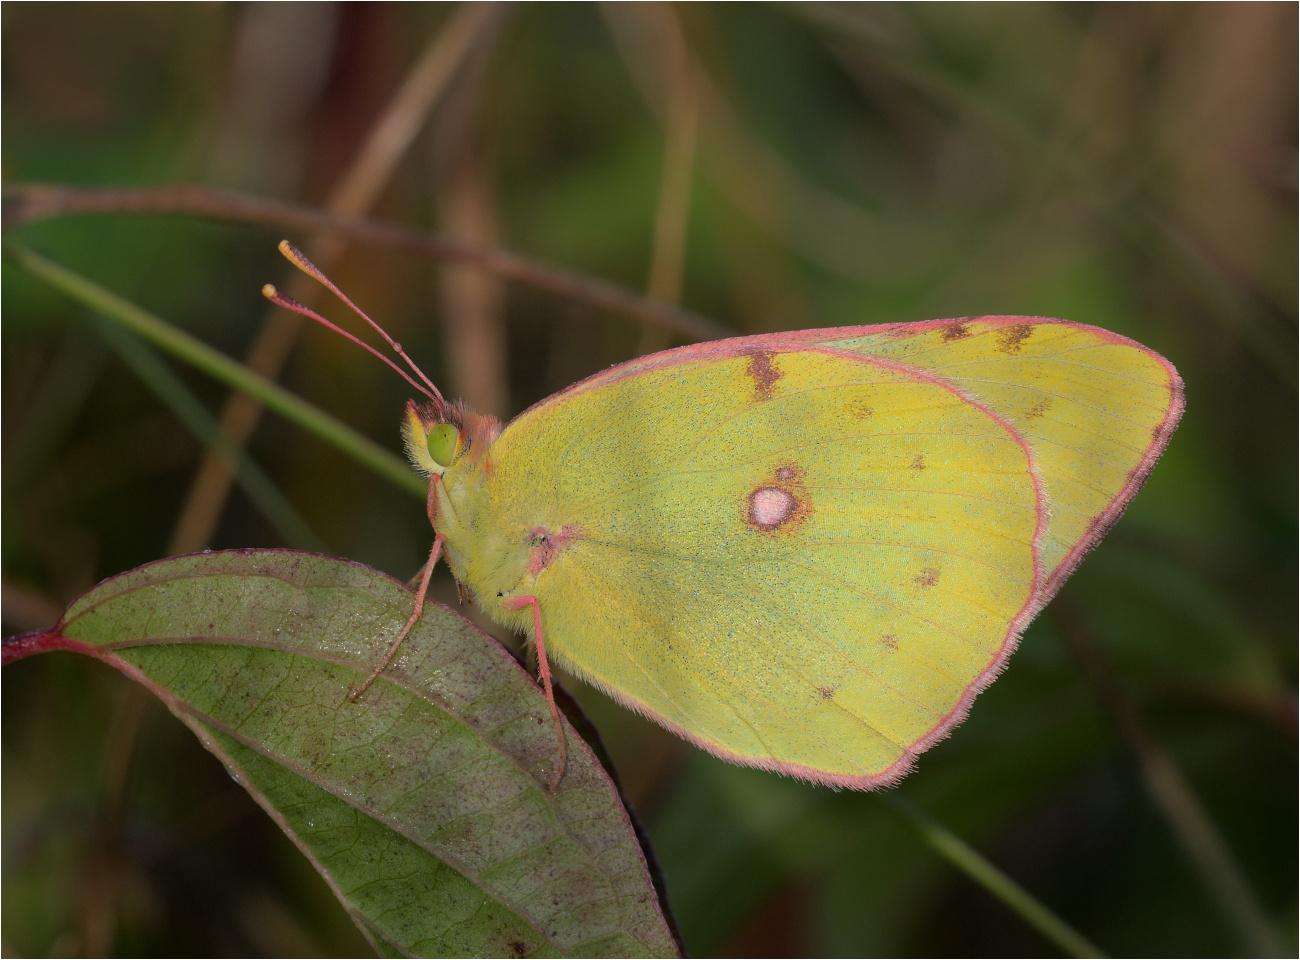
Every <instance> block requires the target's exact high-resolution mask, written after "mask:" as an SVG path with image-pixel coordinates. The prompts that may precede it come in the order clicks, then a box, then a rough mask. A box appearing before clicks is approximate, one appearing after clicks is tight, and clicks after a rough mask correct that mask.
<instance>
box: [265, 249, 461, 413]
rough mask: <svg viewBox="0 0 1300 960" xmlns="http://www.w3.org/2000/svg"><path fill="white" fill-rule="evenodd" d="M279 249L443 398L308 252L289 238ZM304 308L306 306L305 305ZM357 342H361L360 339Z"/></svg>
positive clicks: (430, 389) (291, 308)
mask: <svg viewBox="0 0 1300 960" xmlns="http://www.w3.org/2000/svg"><path fill="white" fill-rule="evenodd" d="M279 249H280V252H281V253H282V254H284V258H285V259H286V260H288V261H289V262H290V263H292V264H293V265H294V266H295V267H297V268H298V269H299V270H301V271H302V272H303V273H305V274H307V276H309V277H311V278H312V279H313V280H315V281H316V282H317V283H319V284H320V285H321V286H323V287H325V289H327V290H329V292H330V293H332V294H334V296H336V297H338V298H339V299H340V300H342V301H343V302H344V303H346V304H347V305H348V306H349V307H351V308H352V310H353V312H354V313H356V315H357V316H359V317H360V318H361V319H362V320H364V321H366V323H368V324H370V326H371V327H372V328H373V329H374V330H376V331H377V332H378V333H379V335H380V336H381V337H383V338H384V339H385V340H386V341H387V342H388V345H389V346H390V347H392V349H393V352H394V353H395V354H397V355H398V356H399V357H401V358H402V359H403V360H404V361H406V365H407V366H408V367H410V368H411V369H412V370H413V371H415V375H416V376H417V377H419V378H420V379H421V380H422V381H424V384H425V386H426V387H428V390H424V389H423V388H421V390H422V392H423V393H425V394H429V393H430V392H432V395H433V397H434V398H435V399H437V400H439V401H441V400H442V393H441V392H440V391H439V390H438V388H437V387H435V386H434V385H433V381H432V380H430V379H429V378H428V377H426V376H425V375H424V371H423V370H421V369H420V368H419V367H417V366H416V365H415V361H414V360H412V359H411V358H410V357H408V356H407V355H406V351H405V350H403V349H402V345H401V344H400V343H398V342H397V341H396V340H394V339H393V338H392V337H390V336H389V335H388V331H387V330H385V329H384V328H383V327H381V326H380V325H379V324H377V323H375V321H373V320H371V319H370V317H368V316H366V312H365V311H364V310H362V309H361V308H360V307H358V306H357V305H356V304H355V303H353V302H352V301H351V300H349V299H348V297H347V295H346V294H345V293H344V292H343V291H342V290H340V289H339V288H338V287H336V286H335V285H334V281H332V280H330V278H329V277H327V276H325V274H324V273H322V272H321V270H320V268H319V267H317V266H316V264H314V263H312V262H311V261H310V260H308V259H307V255H306V254H304V253H303V252H302V251H301V250H299V249H298V248H297V247H295V246H294V245H293V244H292V243H290V242H289V241H288V240H281V241H280V245H279ZM286 299H288V298H286ZM298 306H300V307H301V306H302V305H301V304H299V305H298ZM289 309H290V310H294V309H295V308H294V307H289ZM303 309H306V308H305V307H304V308H303ZM297 312H298V313H301V312H302V310H298V311H297ZM316 319H319V317H317V318H316ZM329 326H334V325H333V324H329ZM334 329H336V330H338V327H334ZM340 332H341V331H340ZM352 339H353V340H356V337H353V338H352ZM357 342H358V343H359V342H360V341H357ZM371 352H374V351H371ZM403 376H405V374H403ZM406 379H407V380H408V381H409V380H410V379H411V378H410V377H407V378H406Z"/></svg>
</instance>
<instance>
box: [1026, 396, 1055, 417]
mask: <svg viewBox="0 0 1300 960" xmlns="http://www.w3.org/2000/svg"><path fill="white" fill-rule="evenodd" d="M1051 408H1052V398H1051V397H1043V398H1042V399H1040V400H1039V401H1038V402H1037V403H1036V404H1034V405H1033V406H1032V407H1030V408H1029V409H1028V410H1026V411H1025V419H1026V420H1031V421H1032V420H1037V419H1038V418H1039V417H1041V416H1042V415H1043V414H1045V413H1046V412H1047V411H1048V410H1050V409H1051Z"/></svg>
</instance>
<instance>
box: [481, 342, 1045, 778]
mask: <svg viewBox="0 0 1300 960" xmlns="http://www.w3.org/2000/svg"><path fill="white" fill-rule="evenodd" d="M555 399H557V400H561V399H562V401H563V403H564V405H565V407H564V413H565V415H564V416H563V417H557V416H553V415H548V408H549V407H550V403H549V402H548V403H547V404H543V405H541V406H539V407H538V408H534V409H533V410H531V411H529V412H528V413H526V414H525V415H524V416H522V417H521V418H520V419H519V420H517V421H515V423H513V424H511V425H510V427H509V428H508V429H507V430H506V432H505V433H504V434H503V435H502V437H501V438H500V440H499V441H498V442H497V444H496V445H495V446H494V448H493V469H492V473H491V479H490V483H489V487H488V493H489V499H490V502H491V503H492V504H494V507H493V509H494V511H496V512H497V513H498V514H499V515H500V519H501V521H502V522H503V525H505V526H507V527H513V528H517V529H530V530H531V529H538V530H546V531H552V532H554V533H557V534H560V536H559V537H558V538H557V541H556V542H557V544H558V546H557V547H556V549H555V551H554V553H553V554H548V557H547V562H546V564H545V566H544V568H542V569H540V570H539V571H538V573H537V577H536V582H535V584H534V586H533V592H534V593H535V595H536V596H537V597H538V598H539V601H540V603H541V608H542V617H543V628H544V631H545V634H546V639H547V645H548V650H549V652H550V653H551V655H552V656H553V657H554V658H555V659H556V660H557V661H558V662H560V663H562V664H564V665H565V666H567V667H568V668H569V669H571V670H573V671H574V672H576V673H578V674H579V675H581V676H584V677H585V678H587V679H589V680H591V681H593V682H595V683H596V684H597V685H599V686H601V687H603V688H604V689H606V690H607V691H609V692H611V693H613V694H614V695H615V696H617V697H618V698H619V699H621V700H623V701H624V702H626V703H629V704H631V705H632V706H634V707H635V708H637V709H640V710H642V711H643V712H645V713H647V714H649V715H651V716H653V717H655V718H656V719H659V720H660V721H661V722H664V723H666V724H667V725H669V726H670V727H673V728H675V729H677V730H679V731H681V732H684V733H686V735H688V736H690V737H691V739H693V740H695V741H697V742H699V743H701V744H702V745H704V746H705V747H707V748H708V749H710V750H712V751H713V752H715V753H719V754H721V755H724V756H728V757H730V758H732V759H736V760H740V761H741V762H745V763H750V764H754V765H759V766H764V767H769V768H773V769H781V770H787V771H790V772H795V773H799V774H800V775H803V776H808V777H810V778H812V779H817V780H823V781H826V782H832V783H843V784H846V785H855V786H863V785H869V784H870V783H872V782H880V781H882V780H884V779H888V778H890V777H893V776H897V775H899V774H901V773H902V772H903V770H904V769H905V768H906V765H907V763H908V762H909V761H910V757H911V755H912V753H913V752H914V751H915V750H917V749H918V748H919V747H920V746H923V745H924V744H925V743H927V742H928V739H929V738H931V737H933V736H934V735H935V734H936V731H940V730H942V729H946V727H947V726H948V725H950V724H951V723H952V722H953V720H954V719H955V718H956V716H957V715H958V714H959V713H960V712H961V711H962V710H963V709H964V708H965V706H966V705H967V703H968V702H969V698H970V696H971V695H972V694H971V691H972V689H973V688H974V687H975V686H978V685H979V684H980V683H982V682H984V681H985V680H986V679H987V678H988V677H989V676H990V675H991V674H990V672H991V671H995V670H996V668H997V666H998V665H999V664H1000V662H1001V660H1002V659H1004V657H1005V655H1006V653H1007V652H1009V647H1010V644H1011V643H1013V642H1014V636H1015V634H1016V633H1017V632H1018V630H1019V629H1020V628H1021V627H1023V620H1024V619H1025V618H1026V616H1027V610H1028V609H1029V608H1030V606H1031V605H1032V602H1033V599H1034V596H1035V593H1036V591H1037V590H1038V589H1039V587H1040V580H1041V574H1042V571H1041V569H1040V567H1039V566H1038V565H1037V562H1036V551H1037V540H1038V537H1039V535H1040V533H1041V531H1042V529H1043V525H1044V523H1045V518H1044V501H1043V497H1042V492H1041V489H1040V486H1039V484H1038V481H1037V478H1036V474H1035V469H1034V465H1033V462H1032V451H1031V450H1030V449H1029V447H1028V445H1027V444H1026V443H1025V442H1024V440H1023V439H1022V438H1021V437H1020V436H1019V434H1018V433H1017V431H1016V430H1015V429H1014V428H1013V427H1012V426H1011V425H1010V424H1009V423H1008V422H1007V421H1006V420H1005V419H1004V418H1002V417H1000V416H999V415H998V414H997V413H996V412H995V411H993V410H992V409H990V408H989V407H987V406H985V405H982V404H980V403H978V402H973V401H972V399H971V398H970V397H969V396H967V395H965V394H964V393H963V392H962V391H961V390H959V389H955V388H954V387H953V386H952V385H951V384H949V383H947V382H945V381H943V380H942V379H941V378H937V377H935V376H934V375H933V374H930V373H926V372H923V371H919V370H917V369H914V368H910V367H908V366H905V365H900V364H896V363H884V362H880V361H879V360H876V359H874V358H868V357H865V356H862V355H860V354H855V353H852V352H847V351H843V350H832V349H824V348H816V347H810V346H808V345H803V344H799V343H797V342H795V343H782V342H781V341H780V340H779V339H778V338H754V339H752V340H740V341H731V342H730V347H728V348H726V349H722V350H716V349H715V350H714V351H711V352H709V353H702V352H700V351H697V350H689V349H688V350H683V351H674V352H671V353H669V354H664V355H661V359H660V361H659V362H656V363H644V362H643V363H642V364H640V365H639V366H638V368H637V369H636V370H635V371H633V372H631V373H628V372H626V371H616V372H614V373H612V374H610V375H608V376H605V377H603V378H597V379H595V380H593V381H589V382H587V383H586V384H583V385H580V387H579V388H576V389H574V390H571V391H568V392H567V393H565V394H562V395H560V397H559V398H555Z"/></svg>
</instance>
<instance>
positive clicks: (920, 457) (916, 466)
mask: <svg viewBox="0 0 1300 960" xmlns="http://www.w3.org/2000/svg"><path fill="white" fill-rule="evenodd" d="M911 469H913V470H924V469H925V454H924V453H918V454H917V455H916V459H915V460H913V461H912V464H911Z"/></svg>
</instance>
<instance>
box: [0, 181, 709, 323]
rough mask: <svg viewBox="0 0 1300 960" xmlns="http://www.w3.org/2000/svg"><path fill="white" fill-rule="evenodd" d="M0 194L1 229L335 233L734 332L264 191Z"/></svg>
mask: <svg viewBox="0 0 1300 960" xmlns="http://www.w3.org/2000/svg"><path fill="white" fill-rule="evenodd" d="M4 194H5V198H6V199H5V207H4V229H5V230H10V229H14V228H17V227H21V226H25V225H26V224H29V223H37V222H39V221H42V220H49V219H53V218H56V217H73V216H112V215H120V214H156V215H159V216H189V217H200V218H203V219H209V220H217V221H221V222H226V223H232V222H233V223H247V224H253V225H256V226H265V227H276V228H279V229H282V230H301V231H304V232H307V231H318V232H321V233H337V234H341V235H346V236H349V237H352V238H353V239H355V240H361V241H364V242H366V243H370V244H376V245H382V246H387V247H393V248H395V249H399V250H404V251H406V252H408V253H411V254H413V255H415V256H420V257H427V258H428V259H430V260H449V261H452V262H457V263H463V264H465V265H467V266H472V267H477V268H478V269H480V270H483V271H485V272H487V273H492V274H495V275H497V276H499V277H502V278H503V279H505V280H509V281H511V282H513V283H518V284H521V285H523V286H528V287H533V288H535V289H538V290H544V291H546V292H547V293H550V294H554V295H555V296H557V297H561V298H563V299H566V300H572V301H574V302H576V303H581V304H585V305H586V306H589V307H592V308H594V309H596V310H603V311H606V312H608V313H612V314H616V315H618V316H622V317H627V318H628V319H630V320H634V321H636V322H637V323H641V324H646V325H648V326H652V327H659V328H662V329H664V330H667V331H670V332H671V333H674V334H676V335H678V336H680V337H682V338H683V339H686V340H690V341H699V340H716V339H718V338H720V337H728V336H734V335H735V331H733V330H731V329H730V328H728V327H725V326H723V325H722V324H720V323H718V322H716V321H714V320H710V319H708V318H707V317H703V316H701V315H699V314H697V313H693V312H691V311H690V310H685V309H682V308H680V307H675V306H673V305H672V304H670V303H664V302H661V301H657V300H653V299H651V298H648V297H646V296H644V295H643V294H639V293H634V292H633V291H631V290H628V289H627V288H625V287H621V286H619V285H617V284H614V283H610V282H608V281H606V280H601V279H599V278H597V277H591V276H587V275H585V274H581V273H578V272H576V271H573V270H566V269H564V268H563V267H557V266H553V265H551V264H547V263H543V262H541V261H538V260H532V259H529V258H526V257H522V256H519V255H518V254H515V253H511V252H510V251H508V250H501V249H496V248H492V247H484V246H479V245H477V244H472V243H465V242H464V241H461V240H454V239H452V238H450V237H446V236H443V235H440V234H437V233H431V232H429V231H425V230H417V229H415V228H413V227H407V226H403V225H401V224H397V223H390V222H388V221H384V220H373V219H368V218H364V217H347V216H340V215H338V214H334V213H330V212H328V211H325V210H318V209H315V208H313V207H305V206H300V205H298V204H293V203H286V202H284V201H282V200H273V199H270V198H269V197H257V196H253V195H251V194H246V193H237V192H235V191H231V190H217V189H213V188H211V187H203V186H197V185H193V184H178V185H174V186H163V187H99V188H89V189H86V188H80V187H65V186H62V185H59V184H40V183H10V184H6V185H5V187H4Z"/></svg>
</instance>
